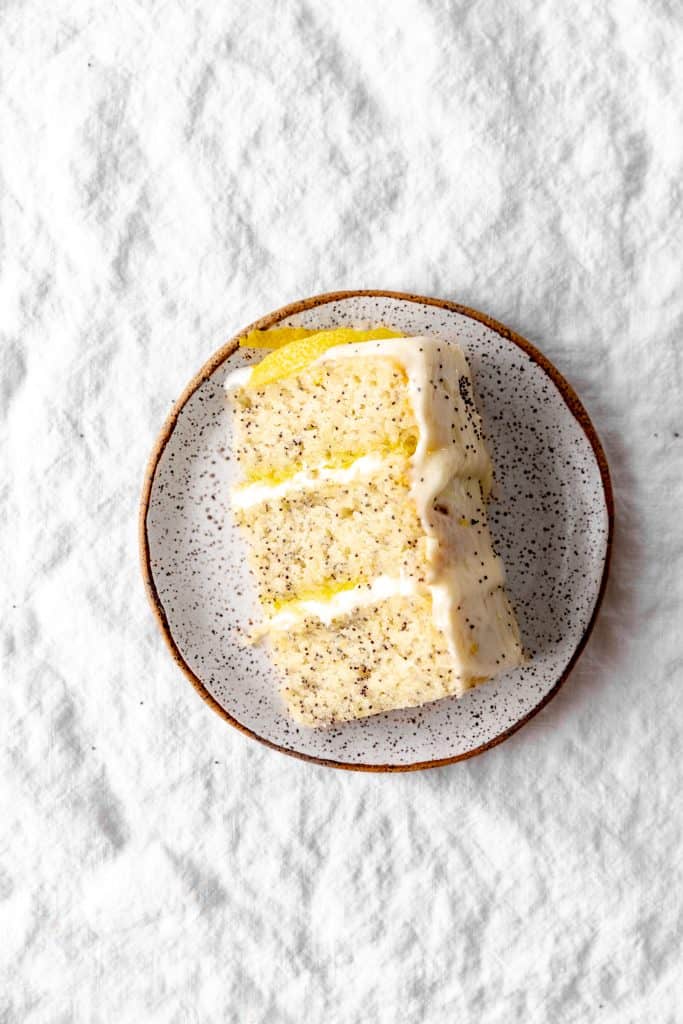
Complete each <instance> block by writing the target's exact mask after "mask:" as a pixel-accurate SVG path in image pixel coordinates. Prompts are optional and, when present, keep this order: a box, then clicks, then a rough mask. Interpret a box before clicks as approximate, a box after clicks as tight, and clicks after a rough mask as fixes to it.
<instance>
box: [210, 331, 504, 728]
mask: <svg viewBox="0 0 683 1024" xmlns="http://www.w3.org/2000/svg"><path fill="white" fill-rule="evenodd" d="M241 344H243V345H247V346H254V347H259V348H264V349H272V351H270V352H269V353H268V354H267V355H266V356H265V358H264V359H263V360H262V361H261V362H260V363H257V364H256V365H255V366H253V367H247V368H245V369H241V370H237V371H236V372H234V373H233V374H231V375H230V377H229V378H228V381H227V383H226V388H227V391H228V394H229V396H230V399H231V403H232V406H233V410H234V418H235V453H236V457H237V460H238V463H239V466H240V469H241V472H242V479H241V481H240V482H239V484H238V485H237V486H236V487H235V488H234V489H233V493H232V504H233V509H234V514H235V516H236V518H237V520H238V522H239V524H240V526H241V527H242V528H243V531H244V533H245V535H246V538H247V541H248V546H249V562H250V566H251V569H252V571H253V574H254V577H255V580H256V585H257V588H258V593H259V598H260V602H261V606H262V611H263V623H262V625H261V626H260V628H259V629H258V631H257V635H258V638H259V639H265V640H266V641H267V642H268V643H269V645H270V650H271V653H272V658H273V661H274V663H275V665H276V668H277V669H278V672H279V674H280V676H281V680H282V685H281V692H282V696H283V698H284V701H285V703H286V705H287V708H288V710H289V712H290V714H291V715H292V717H293V718H294V719H295V720H296V721H298V722H299V723H301V724H304V725H309V726H320V725H329V724H331V723H334V722H343V721H348V720H351V719H355V718H362V717H365V716H367V715H374V714H378V713H380V712H383V711H389V710H392V709H396V708H406V707H415V706H418V705H421V704H425V703H427V702H430V701H434V700H438V699H439V698H441V697H446V696H452V695H455V696H462V694H464V693H465V692H466V691H467V690H469V689H471V688H472V687H473V686H476V685H478V684H479V683H482V682H485V681H486V680H488V679H490V678H491V677H492V676H494V675H496V674H498V673H499V672H502V671H503V670H505V669H508V668H511V667H513V666H516V665H519V664H521V663H522V661H523V652H522V647H521V642H520V635H519V629H518V626H517V622H516V619H515V615H514V612H513V610H512V608H511V605H510V602H509V600H508V598H507V596H506V593H505V590H504V570H503V565H502V562H501V560H500V558H499V557H498V556H497V555H496V554H495V552H494V550H493V547H492V543H491V537H490V534H489V529H488V525H487V519H486V503H487V500H488V497H489V494H490V490H491V482H492V475H493V474H492V466H491V459H490V457H489V454H488V450H487V448H486V445H485V443H484V439H483V436H482V430H481V421H480V418H479V414H478V411H477V408H476V404H475V399H474V394H473V388H472V380H471V376H470V372H469V368H468V365H467V362H466V359H465V356H464V354H463V352H462V351H461V350H460V348H459V347H458V346H457V345H454V344H451V343H447V342H444V341H442V340H440V339H439V338H435V337H431V336H429V337H403V336H401V335H400V334H399V333H398V332H396V331H392V330H389V329H388V328H383V327H379V328H375V329H371V330H352V329H348V328H344V329H338V330H329V331H318V332H314V331H310V330H306V329H303V328H279V329H274V330H271V331H263V332H261V331H254V332H252V333H251V334H250V335H248V336H247V337H246V338H245V339H243V341H242V343H241Z"/></svg>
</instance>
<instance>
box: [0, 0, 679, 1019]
mask: <svg viewBox="0 0 683 1024" xmlns="http://www.w3.org/2000/svg"><path fill="white" fill-rule="evenodd" d="M682 69H683V8H682V7H681V5H680V4H678V3H676V0H670V2H665V0H649V2H644V0H612V2H605V3H601V4H595V3H589V2H587V0H586V2H573V3H566V4H559V3H550V2H546V3H538V2H537V0H533V2H532V0H522V2H520V3H516V4H504V3H499V2H497V0H483V2H480V3H471V2H469V3H465V2H463V3H451V4H448V3H443V4H442V3H437V2H428V0H401V2H394V3H390V2H389V0H381V2H377V3H368V2H361V0H347V2H346V3H344V4H338V3H333V2H331V0H330V2H320V3H313V2H310V0H309V2H305V3H304V2H301V3H299V2H294V0H285V2H281V3H278V4H263V5H258V4H253V3H248V2H236V3H231V4H217V3H213V2H211V0H165V2H161V0H160V2H153V0H149V2H133V0H119V2H117V3H113V4H99V3H96V2H95V0H69V2H66V0H57V2H55V3H50V4H43V3H38V2H37V0H26V2H23V3H21V2H12V0H9V2H6V3H4V4H2V5H0V139H1V146H0V202H1V214H2V221H1V232H0V295H2V304H1V307H0V308H1V310H2V317H1V320H0V332H1V340H0V359H1V363H2V415H1V424H0V430H1V434H0V444H1V447H2V453H3V466H4V471H3V482H2V491H1V498H0V501H1V502H2V521H3V532H2V544H3V554H2V564H3V572H2V579H1V583H0V586H1V588H2V594H3V617H2V645H3V659H4V660H3V699H2V705H3V707H2V714H1V715H0V730H1V733H2V736H1V746H2V753H1V755H0V756H1V757H2V770H1V775H0V785H1V787H2V817H1V821H0V901H1V902H0V922H1V928H0V931H1V935H0V955H1V965H0V975H1V976H0V1021H2V1024H14V1022H18V1024H43V1022H45V1024H47V1022H50V1024H52V1022H54V1024H58V1022H59V1024H67V1022H72V1021H74V1022H79V1024H80V1022H87V1024H99V1022H113V1024H128V1022H131V1024H185V1022H201V1024H203V1022H214V1021H228V1022H235V1024H261V1022H264V1024H265V1022H267V1024H280V1022H282V1024H290V1022H291V1024H294V1022H297V1024H298V1022H300V1021H307V1022H312V1024H322V1022H326V1024H350V1022H351V1024H354V1022H362V1024H375V1022H377V1024H396V1022H398V1021H400V1022H401V1024H403V1022H409V1024H413V1022H414V1024H423V1022H429V1024H432V1022H435V1024H436V1022H439V1024H440V1022H442V1021H446V1020H449V1021H451V1020H452V1021H463V1022H464V1021H477V1022H484V1024H489V1022H491V1024H512V1022H517V1021H519V1022H524V1024H536V1022H538V1024H546V1022H553V1024H569V1022H581V1024H586V1022H592V1021H599V1022H601V1024H627V1022H641V1021H648V1022H649V1024H676V1022H680V1020H681V1019H682V1017H681V1014H682V1013H683V1010H682V1009H681V1007H682V1006H683V1000H682V998H681V997H682V995H683V993H682V991H681V944H682V941H683V940H682V936H683V908H682V907H681V900H680V893H681V887H682V885H683V857H682V855H681V849H682V847H683V812H682V809H681V791H682V790H683V757H682V756H681V753H682V741H683V712H682V710H681V683H682V675H683V650H682V643H681V632H682V629H681V627H682V625H683V623H682V616H683V534H682V530H681V506H682V505H683V474H682V472H681V470H682V468H683V465H682V453H683V408H682V406H683V355H682V353H683V347H682V341H681V330H682V327H683V289H682V288H681V281H680V265H681V260H680V257H681V251H682V248H683V227H682V218H681V180H682V179H683V132H682V130H681V104H680V97H681V93H682V91H683V70H682ZM373 287H374V288H393V289H397V290H405V291H413V292H417V293H422V294H426V295H435V296H441V297H444V298H451V299H454V300H456V301H460V302H462V303H465V304H468V305H471V306H474V307H475V308H479V309H482V310H485V311H486V312H488V313H489V314H491V315H492V316H494V317H496V318H498V319H500V320H502V321H503V322H505V323H507V324H509V325H510V326H511V327H513V328H515V329H516V330H518V331H520V332H521V333H522V334H524V335H526V336H527V337H529V338H530V339H531V340H532V341H533V342H534V343H536V344H537V345H538V346H539V347H540V348H541V349H542V350H543V351H544V352H546V353H547V355H548V356H549V357H550V358H551V359H552V360H553V361H554V362H555V363H556V365H557V366H558V367H559V369H560V370H561V371H562V372H563V373H565V374H566V376H567V378H568V379H569V380H570V382H571V383H572V384H573V385H574V386H575V387H576V389H577V390H578V392H579V394H580V396H581V397H582V399H583V400H584V402H585V404H586V406H587V408H588V410H589V413H590V414H591V416H592V417H593V419H594V422H595V424H596V427H597V429H598V431H599V433H600V435H601V437H602V439H603V441H604V444H605V447H606V451H607V455H608V458H609V461H610V465H611V469H612V473H613V479H614V484H615V490H616V499H617V530H616V537H615V545H614V553H613V566H612V576H611V581H610V584H609V587H608V590H607V594H606V598H605V602H604V606H603V609H602V613H601V615H600V618H599V621H598V624H597V627H596V629H595V632H594V635H593V637H592V639H591V641H590V643H589V645H588V648H587V650H586V652H585V654H584V656H583V658H582V659H581V662H580V664H579V666H578V667H577V669H576V670H575V672H574V673H573V675H572V677H571V678H570V680H569V682H568V683H567V684H566V685H565V687H564V689H563V690H562V691H561V692H560V694H559V695H558V696H557V697H556V698H555V700H553V701H552V702H551V704H550V705H549V706H548V707H547V708H546V709H545V710H544V711H543V712H542V713H541V714H540V715H539V716H538V717H537V718H535V719H534V720H533V721H532V722H531V723H530V724H529V725H527V726H526V727H525V728H524V729H522V730H521V731H520V732H519V733H517V734H516V735H515V736H514V737H513V738H512V739H510V740H509V741H507V742H506V743H504V744H503V745H501V746H499V747H497V748H496V749H494V750H491V751H489V752H488V753H486V754H484V755H483V756H481V757H479V758H476V759H474V760H472V761H469V762H465V763H462V764H458V765H454V766H451V767H449V768H445V769H440V770H437V771H430V772H421V773H415V774H407V775H384V776H382V775H366V774H357V773H350V772H335V771H333V770H330V769H326V768H321V767H317V766H315V765H311V764H306V763H303V762H300V761H296V760H294V759H291V758H287V757H285V756H283V755H281V754H278V753H275V752H272V751H270V750H268V749H266V748H264V747H262V746H261V745H259V744H257V743H254V742H252V741H250V740H248V739H247V738H245V737H243V736H242V735H240V734H239V733H238V732H237V731H235V730H233V729H230V728H229V727H228V726H227V725H226V724H225V723H224V722H222V721H221V720H220V719H219V718H218V716H216V715H214V714H213V713H212V712H211V711H210V710H209V709H208V708H207V707H205V705H204V704H203V703H202V702H201V700H200V699H199V698H198V696H197V695H196V693H195V692H194V691H193V690H192V688H191V687H190V686H189V685H188V683H187V682H186V681H185V679H184V678H183V676H182V675H181V673H180V671H179V670H178V668H177V667H176V666H175V665H174V664H173V662H172V660H171V658H170V656H169V654H168V652H167V650H166V648H165V646H164V644H163V642H162V639H161V636H160V634H159V632H158V630H157V628H156V625H155V623H154V621H153V618H152V615H151V612H150V610H149V608H148V606H147V601H146V598H145V594H144V591H143V587H142V583H141V579H140V572H139V567H138V555H137V506H138V500H139V495H140V490H141V484H142V476H143V471H144V467H145V463H146V459H147V457H148V454H149V451H150V449H151V446H152V444H153V442H154V439H155V436H156V434H157V432H158V430H159V428H160V426H161V423H162V421H163V419H164V417H165V416H166V414H167V412H168V411H169V409H170V407H171V403H172V402H173V400H174V399H175V398H177V397H178V395H179V393H180V391H181V389H182V388H183V387H184V385H185V384H186V382H187V381H188V379H189V378H190V377H191V376H192V375H193V374H194V372H195V371H196V370H197V369H198V368H199V366H200V365H201V364H202V363H203V362H204V360H205V359H206V358H208V356H209V355H210V354H211V353H212V351H213V350H214V349H215V348H217V347H218V345H219V344H220V343H221V342H222V341H223V340H224V339H225V338H226V337H228V336H230V335H231V334H232V333H234V332H235V331H236V330H238V329H239V328H241V327H242V326H244V325H245V324H247V323H249V322H250V321H252V320H253V319H255V318H256V317H258V316H260V315H262V314H263V313H265V312H267V311H269V310H270V309H273V308H275V307H277V306H279V305H282V304H283V303H285V302H288V301H292V300H294V299H296V298H299V297H303V296H306V295H312V294H315V293H318V292H322V291H330V290H336V289H341V288H373ZM229 585H230V584H229V581H226V586H229Z"/></svg>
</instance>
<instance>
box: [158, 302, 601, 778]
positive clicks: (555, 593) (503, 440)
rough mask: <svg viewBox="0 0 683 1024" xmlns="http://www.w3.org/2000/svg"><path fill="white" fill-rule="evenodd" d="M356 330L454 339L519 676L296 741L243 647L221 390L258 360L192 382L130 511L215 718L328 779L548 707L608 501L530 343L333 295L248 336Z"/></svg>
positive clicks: (462, 753) (504, 725)
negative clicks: (471, 400) (474, 411)
mask: <svg viewBox="0 0 683 1024" xmlns="http://www.w3.org/2000/svg"><path fill="white" fill-rule="evenodd" d="M368 322H370V323H372V324H384V325H386V326H389V327H395V328H397V329H399V330H403V331H405V332H406V333H407V334H435V335H438V336H439V337H440V338H443V339H445V340H447V341H456V340H457V342H458V343H459V344H460V345H461V346H462V347H463V348H464V350H465V352H466V354H467V357H468V360H469V363H470V367H471V369H472V374H473V377H474V383H475V389H476V392H477V395H478V401H479V408H480V410H481V413H482V417H483V422H484V429H485V432H486V434H487V436H488V439H489V442H490V446H491V451H492V455H493V461H494V466H495V469H496V479H497V481H498V494H499V497H498V499H497V501H495V502H493V503H492V504H491V505H490V511H489V516H490V525H491V532H492V534H493V538H494V542H495V545H496V548H497V550H498V551H499V553H500V554H501V555H502V557H503V559H504V562H505V566H506V569H507V581H508V582H507V589H508V592H509V594H510V596H511V598H512V600H513V602H514V605H515V607H516V609H517V614H518V617H519V623H520V627H521V630H522V637H523V640H524V644H525V647H526V649H527V650H528V651H529V652H530V653H531V654H532V659H531V661H530V662H529V664H528V665H526V666H525V667H523V668H519V669H515V670H514V671H511V672H508V673H506V674H505V675H502V676H499V677H497V678H496V679H495V680H494V681H493V682H491V683H488V684H486V685H485V686H481V687H479V688H478V689H476V690H474V691H472V692H470V693H468V694H467V695H466V696H465V697H463V698H461V699H460V700H457V699H456V698H454V697H449V698H446V699H444V700H440V701H437V702H436V703H434V704H429V705H427V706H425V707H423V708H420V709H411V710H407V711H392V712H390V713H387V714H383V715H377V716H375V717H372V718H366V719H363V720H362V721H359V722H351V723H347V724H345V725H341V726H338V727H335V728H330V729H306V728H302V727H299V726H297V725H296V724H295V723H294V722H292V721H291V720H290V719H289V718H288V717H287V715H286V713H285V710H284V706H283V704H282V703H281V701H280V698H279V696H278V692H277V679H276V676H275V673H274V671H273V669H272V668H271V666H270V663H269V660H268V655H267V653H266V650H265V648H264V647H262V646H257V647H248V646H245V645H244V644H243V642H242V641H241V640H240V636H241V635H242V634H243V632H244V631H245V627H247V626H248V624H249V622H250V620H252V619H254V618H256V617H257V612H256V602H255V596H254V591H253V589H252V584H251V581H250V578H249V574H248V571H247V569H246V565H245V552H244V547H243V541H242V538H241V536H240V535H239V532H238V531H237V530H236V528H235V527H234V526H233V524H232V521H231V517H230V511H229V501H228V491H229V487H230V484H231V481H232V479H233V476H234V474H235V472H236V466H235V463H234V460H233V458H232V455H231V416H230V414H229V412H228V409H227V408H226V404H225V399H224V393H223V382H224V380H225V376H226V374H227V373H228V372H229V371H231V370H233V369H234V368H235V367H237V366H242V365H246V364H247V363H249V362H251V361H252V360H253V359H257V360H258V359H260V358H262V356H263V353H254V352H253V351H249V350H244V349H242V350H240V349H239V348H238V347H237V341H236V339H233V340H232V341H231V342H229V343H228V344H227V345H225V346H224V347H223V348H222V349H221V350H220V351H219V352H218V353H216V355H215V356H214V357H213V358H212V359H211V360H210V361H209V362H208V363H207V364H206V366H205V367H204V368H203V369H202V370H201V371H200V373H199V374H198V375H197V377H195V379H194V380H193V381H192V382H191V383H190V385H189V386H188V388H187V389H186V391H185V393H184V394H183V396H182V397H181V399H180V400H179V401H178V403H177V404H176V406H175V408H174V410H173V412H172V414H171V416H170V417H169V420H168V422H167V423H166V425H165V426H164V428H163V430H162V432H161V435H160V437H159V440H158V442H157V444H156V446H155V449H154V452H153V454H152V458H151V461H150V465H149V469H148V475H147V479H146V482H145V488H144V493H143V499H142V509H141V547H142V563H143V573H144V576H145V582H146V584H147V589H148V592H149V595H150V598H151V601H152V605H153V608H154V610H155V612H156V614H157V618H158V621H159V624H160V626H161V629H162V631H163V633H164V636H165V637H166V640H167V641H168V643H169V645H170V647H171V650H172V652H173V655H174V657H175V658H176V660H177V661H178V663H179V664H180V665H181V667H182V668H183V669H184V671H185V672H186V674H187V675H188V677H189V678H190V680H191V682H192V683H193V685H194V686H195V687H196V689H197V690H198V691H199V693H200V694H201V695H202V696H203V697H204V699H205V700H206V701H207V702H208V703H209V704H210V705H211V706H212V707H213V708H214V709H215V710H216V711H217V712H218V713H219V714H221V715H222V716H223V717H224V718H225V719H226V720H227V721H229V722H231V723H232V724H233V725H236V726H238V727H239V728H240V729H242V730H243V731H244V732H246V733H247V734H248V735H250V736H252V737H254V738H255V739H259V740H262V741H264V742H265V743H268V744H270V745H272V746H274V747H277V748H278V749H279V750H283V751H286V752H287V753H290V754H295V755H298V756H301V757H306V758H310V759H312V760H316V761H320V762H322V763H325V764H329V765H334V766H335V767H344V768H356V769H374V770H406V769H409V768H416V767H428V766H433V765H438V764H444V763H448V762H450V761H455V760H459V759H461V758H464V757H471V756H472V755H474V754H477V753H480V752H481V751H482V750H485V749H487V748H488V747H490V746H492V745H493V744H495V743H499V742H500V741H501V740H503V739H505V738H506V737H507V736H509V735H510V734H511V733H512V732H514V731H515V730H516V729H518V728H519V727H520V726H521V725H523V724H524V722H526V721H528V719H529V718H530V717H531V716H532V715H533V714H534V713H535V712H537V711H538V710H539V709H540V708H541V707H542V706H543V705H544V704H546V703H547V701H548V700H549V699H550V698H551V697H552V696H553V695H554V694H555V693H556V692H557V690H558V688H559V686H560V685H561V684H562V682H563V681H564V680H565V679H566V678H567V675H568V674H569V672H570V670H571V668H572V666H573V664H574V663H575V661H576V659H577V657H578V655H579V654H580V652H581V650H582V648H583V646H584V644H585V642H586V639H587V637H588V634H589V633H590V630H591V628H592V625H593V621H594V618H595V615H596V612H597V609H598V605H599V603H600V598H601V596H602V591H603V589H604V584H605V581H606V577H607V566H608V561H609V551H610V545H611V535H612V521H613V511H612V495H611V488H610V482H609V473H608V469H607V464H606V461H605V457H604V454H603V451H602V448H601V446H600V442H599V441H598V438H597V436H596V433H595V430H594V429H593V426H592V424H591V422H590V420H589V418H588V416H587V414H586V412H585V410H584V409H583V407H582V406H581V404H580V402H579V400H578V398H577V397H576V395H575V394H574V392H573V391H572V390H571V388H570V387H569V385H568V384H567V383H566V381H565V380H564V379H563V378H562V376H561V375H560V374H559V373H558V372H557V370H555V369H554V367H553V366H552V365H551V364H550V363H549V362H548V361H547V360H546V359H545V358H544V357H543V356H542V355H541V354H540V353H539V352H538V351H537V350H536V349H534V348H533V346H532V345H530V344H529V342H527V341H525V340H524V339H523V338H520V337H519V336H518V335H516V334H514V332H512V331H510V330H508V329H507V328H506V327H503V326H502V325H501V324H498V323H496V322H495V321H493V320H490V319H489V318H488V317H486V316H484V315H482V314H481V313H477V312H475V311H473V310H469V309H466V308H464V307H462V306H457V305H455V304H454V303H448V302H442V301H440V300H436V299H426V298H422V297H419V296H412V295H402V294H397V293H391V292H340V293H335V294H332V295H319V296H316V297H314V298H312V299H306V300H304V301H302V302H298V303H294V304H293V305H291V306H287V307H285V308H284V309H281V310H278V311H277V312H275V313H272V314H270V315H269V316H267V317H264V318H263V320H261V321H259V322H258V324H256V325H252V326H258V327H271V326H273V325H274V324H288V325H296V326H305V327H317V328H321V329H322V328H327V327H336V326H339V325H345V326H355V325H358V324H367V323H368ZM240 333H244V332H240ZM237 337H239V335H238V336H237Z"/></svg>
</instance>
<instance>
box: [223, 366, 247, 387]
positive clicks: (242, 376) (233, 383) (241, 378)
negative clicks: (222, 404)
mask: <svg viewBox="0 0 683 1024" xmlns="http://www.w3.org/2000/svg"><path fill="white" fill-rule="evenodd" d="M252 370H253V366H241V367H240V368H239V370H233V371H232V373H229V374H228V376H227V377H226V378H225V383H224V385H223V387H224V388H225V390H226V391H237V389H238V388H243V387H245V385H246V384H247V382H248V380H249V378H250V377H251V371H252Z"/></svg>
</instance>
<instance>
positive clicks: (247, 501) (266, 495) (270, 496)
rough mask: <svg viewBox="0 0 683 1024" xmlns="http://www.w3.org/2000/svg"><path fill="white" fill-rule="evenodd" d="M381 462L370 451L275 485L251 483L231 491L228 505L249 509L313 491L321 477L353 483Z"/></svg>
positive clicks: (304, 471)
mask: <svg viewBox="0 0 683 1024" xmlns="http://www.w3.org/2000/svg"><path fill="white" fill-rule="evenodd" d="M383 465H384V459H383V458H382V456H381V455H378V454H377V453H376V452H372V453H370V454H369V455H362V456H361V457H360V458H359V459H356V460H355V461H354V462H352V463H351V465H350V466H346V467H344V468H343V469H333V468H332V467H330V466H318V467H317V468H315V469H302V470H300V472H298V473H294V474H293V475H292V476H290V477H287V479H286V480H282V481H281V482H280V483H279V484H262V483H254V484H247V485H246V486H244V487H236V488H235V489H234V490H233V492H232V505H233V508H241V509H243V508H251V507H252V506H253V505H259V504H260V503H261V502H263V501H274V500H275V501H276V500H277V499H278V498H284V497H285V496H286V495H288V494H292V493H293V492H296V491H306V490H314V489H315V488H316V487H317V486H318V485H319V484H320V482H321V481H322V480H326V481H332V482H333V483H336V484H342V485H343V484H349V483H353V481H354V480H359V479H362V478H363V477H368V476H372V475H373V473H376V472H377V471H378V470H380V469H381V468H382V466H383Z"/></svg>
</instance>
